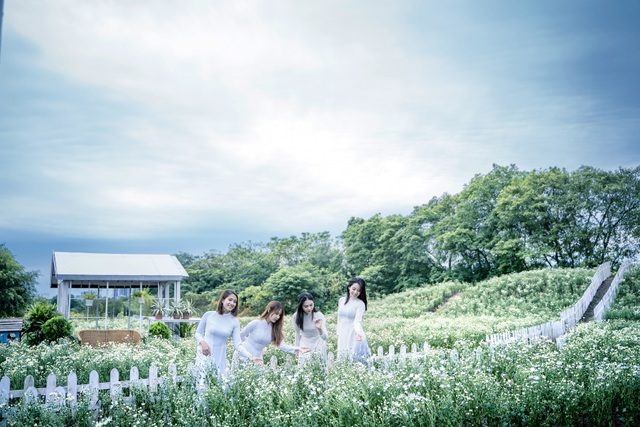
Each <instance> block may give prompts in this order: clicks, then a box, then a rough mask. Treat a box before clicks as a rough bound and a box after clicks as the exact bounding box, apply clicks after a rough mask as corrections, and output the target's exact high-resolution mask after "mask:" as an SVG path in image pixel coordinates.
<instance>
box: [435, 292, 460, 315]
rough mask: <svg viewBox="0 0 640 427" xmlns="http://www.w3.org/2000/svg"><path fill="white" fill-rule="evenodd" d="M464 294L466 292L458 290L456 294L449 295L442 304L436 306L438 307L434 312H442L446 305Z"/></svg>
mask: <svg viewBox="0 0 640 427" xmlns="http://www.w3.org/2000/svg"><path fill="white" fill-rule="evenodd" d="M463 295H464V292H456V293H455V294H453V295H451V296H450V297H448V298H446V299H445V300H444V301H442V304H440V305H439V306H438V307H436V309H435V310H433V313H438V312H440V310H442V309H444V308H445V307H446V306H448V305H449V304H451V303H452V302H454V301H456V300H459V299H460V298H462V296H463Z"/></svg>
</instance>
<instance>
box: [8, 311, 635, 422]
mask: <svg viewBox="0 0 640 427" xmlns="http://www.w3.org/2000/svg"><path fill="white" fill-rule="evenodd" d="M638 336H640V326H639V325H638V324H637V323H635V322H591V323H590V324H586V325H580V326H579V327H578V328H577V329H576V330H575V332H573V333H571V334H570V335H569V337H568V339H567V341H566V343H565V345H564V347H563V348H562V349H558V347H557V346H556V345H555V344H554V343H551V342H548V341H541V342H538V343H533V344H527V343H524V342H519V343H515V344H512V345H510V346H503V347H496V348H489V347H487V346H486V345H480V346H475V345H470V344H469V343H467V342H464V341H462V342H459V343H458V344H457V345H456V347H455V352H453V351H446V352H444V351H443V352H441V351H433V350H429V351H427V352H424V353H422V354H421V355H420V356H418V357H414V358H411V359H401V358H393V359H390V358H387V357H374V358H373V359H372V360H371V362H370V364H369V365H368V366H365V365H361V364H355V365H354V364H348V363H338V364H336V365H334V366H333V368H332V369H330V370H327V369H325V367H324V366H321V365H318V364H315V363H309V364H307V365H305V366H304V368H302V369H301V368H300V367H299V366H297V365H293V366H287V365H281V366H279V367H278V369H276V370H271V369H255V368H253V367H251V366H248V367H246V368H243V367H238V368H237V369H236V370H235V371H234V376H233V381H230V382H224V383H220V384H219V383H217V382H216V381H215V378H212V377H209V378H208V380H209V381H208V382H209V387H208V388H207V389H205V390H201V391H199V392H198V391H197V390H196V389H195V388H194V385H195V384H196V383H197V381H196V378H195V377H194V376H193V375H192V374H191V373H190V372H189V371H188V370H187V366H186V364H183V363H182V360H183V359H186V360H188V361H189V362H192V361H193V341H192V340H191V339H190V340H188V344H186V341H187V340H184V341H185V345H181V344H176V343H174V342H172V341H169V340H150V342H148V343H143V344H141V345H140V346H138V347H132V346H129V345H118V346H115V347H114V348H113V351H111V352H106V351H105V349H93V348H85V347H79V346H78V345H77V344H73V345H71V344H67V343H64V344H56V345H53V346H48V347H45V346H42V347H38V348H37V349H34V350H37V351H30V350H31V349H28V348H26V347H23V346H22V345H21V344H18V345H16V346H10V347H12V349H11V350H12V351H15V354H14V355H13V356H10V357H9V358H8V359H7V361H8V362H9V363H8V366H9V367H10V372H8V373H9V377H10V380H11V384H14V383H20V379H21V378H23V377H24V375H29V374H33V373H34V372H35V373H36V376H35V381H36V386H38V387H43V384H44V383H45V382H46V373H48V372H51V373H54V374H56V375H60V372H61V371H62V370H64V371H67V372H68V370H69V367H70V366H73V367H74V368H73V369H72V370H74V371H75V372H77V373H78V382H79V383H82V384H85V383H87V381H88V376H89V369H92V368H95V369H96V370H97V371H98V373H99V376H100V379H101V380H103V381H104V380H106V379H107V378H109V372H110V370H111V369H112V368H114V367H115V368H116V369H118V371H119V372H120V373H121V379H122V380H125V381H126V380H127V379H128V375H129V371H130V367H131V364H132V363H136V366H138V367H139V368H140V377H141V378H147V376H148V366H149V365H150V364H151V363H154V364H156V365H157V366H158V367H159V373H160V375H161V376H166V375H167V361H168V360H176V361H180V362H181V363H179V366H178V375H179V376H180V377H181V378H182V380H181V381H178V382H175V383H174V382H173V381H164V382H162V383H161V384H160V385H159V387H158V389H157V391H155V392H151V391H149V389H148V388H147V387H135V386H134V387H133V388H132V389H127V390H125V393H124V394H123V395H122V396H119V397H118V396H113V397H112V396H111V395H110V393H109V391H107V390H105V391H104V392H101V394H100V401H101V403H102V404H101V405H100V406H99V408H98V409H90V408H89V406H88V405H87V402H86V401H85V400H84V399H85V398H84V397H83V396H82V395H81V396H80V399H79V402H78V406H77V408H74V412H73V413H72V412H71V410H70V409H68V408H67V407H63V408H62V409H60V410H51V409H50V408H49V407H48V406H47V405H43V404H38V405H27V404H23V403H22V402H20V401H18V402H17V403H14V404H12V407H11V408H10V409H11V410H12V416H11V418H10V420H9V422H8V424H7V425H8V426H12V425H34V424H37V425H38V426H42V427H45V426H59V425H74V426H80V427H84V426H95V425H120V426H132V425H140V424H144V425H181V426H191V425H198V426H220V425H224V426H249V427H251V426H271V425H279V426H328V425H336V426H340V425H354V426H355V425H357V426H376V427H377V426H476V425H477V426H481V425H487V426H494V425H498V426H502V425H506V426H529V425H531V426H542V427H544V426H549V427H551V426H560V425H563V426H564V425H567V426H568V425H616V426H618V425H620V426H633V425H636V424H637V420H638V419H639V417H640V398H639V396H640V383H639V382H638V381H637V366H640V345H638ZM52 354H53V355H52ZM114 355H117V356H115V357H114ZM14 359H22V361H20V362H18V363H15V362H14ZM56 360H58V361H59V362H58V364H55V363H53V362H55V361H56ZM87 361H91V363H87ZM52 363H53V364H52ZM18 364H20V365H22V366H23V367H21V368H16V366H17V365H18ZM59 365H62V367H60V366H59ZM34 367H35V368H36V369H34ZM39 371H43V372H44V373H41V374H39V375H38V374H37V372H39ZM65 373H66V372H65ZM16 375H17V376H16ZM128 396H131V397H132V399H131V400H132V403H126V402H125V400H124V398H126V397H128ZM194 396H197V401H196V402H197V403H196V404H194ZM141 420H142V421H141Z"/></svg>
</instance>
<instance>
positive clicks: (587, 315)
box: [580, 276, 613, 322]
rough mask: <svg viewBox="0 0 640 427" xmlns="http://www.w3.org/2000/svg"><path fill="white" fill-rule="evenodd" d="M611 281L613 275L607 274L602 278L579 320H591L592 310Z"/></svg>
mask: <svg viewBox="0 0 640 427" xmlns="http://www.w3.org/2000/svg"><path fill="white" fill-rule="evenodd" d="M611 282H613V276H609V277H608V278H606V279H605V280H604V282H602V284H601V285H600V287H599V288H598V290H597V291H596V293H595V295H594V296H593V299H592V300H591V304H589V307H587V310H586V311H585V312H584V315H583V316H582V319H580V321H581V322H590V321H592V320H593V310H594V309H595V308H596V306H597V305H598V303H599V302H600V300H601V299H602V297H603V296H604V294H606V293H607V291H608V290H609V287H610V286H611Z"/></svg>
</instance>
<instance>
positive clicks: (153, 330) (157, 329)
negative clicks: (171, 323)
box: [149, 322, 171, 340]
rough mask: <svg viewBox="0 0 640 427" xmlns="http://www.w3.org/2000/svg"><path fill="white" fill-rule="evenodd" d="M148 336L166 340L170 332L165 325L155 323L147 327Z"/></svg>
mask: <svg viewBox="0 0 640 427" xmlns="http://www.w3.org/2000/svg"><path fill="white" fill-rule="evenodd" d="M149 336H157V337H161V338H164V339H167V340H168V339H169V338H170V337H171V331H170V330H169V327H168V326H167V325H166V323H162V322H156V323H154V324H153V325H151V326H149Z"/></svg>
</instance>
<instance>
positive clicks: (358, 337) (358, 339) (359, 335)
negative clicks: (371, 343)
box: [356, 334, 364, 341]
mask: <svg viewBox="0 0 640 427" xmlns="http://www.w3.org/2000/svg"><path fill="white" fill-rule="evenodd" d="M363 339H364V335H362V334H356V341H362V340H363Z"/></svg>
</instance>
